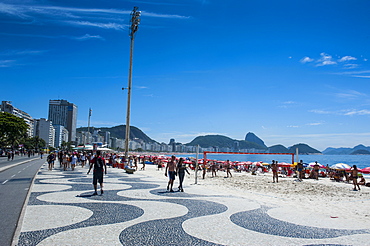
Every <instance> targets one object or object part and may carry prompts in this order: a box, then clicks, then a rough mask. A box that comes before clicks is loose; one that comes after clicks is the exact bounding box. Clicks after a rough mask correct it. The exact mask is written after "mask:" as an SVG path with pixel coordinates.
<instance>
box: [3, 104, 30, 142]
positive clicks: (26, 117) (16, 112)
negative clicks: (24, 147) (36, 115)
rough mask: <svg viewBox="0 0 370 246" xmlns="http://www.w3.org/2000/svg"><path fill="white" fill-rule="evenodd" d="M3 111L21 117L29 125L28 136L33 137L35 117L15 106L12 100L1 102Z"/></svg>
mask: <svg viewBox="0 0 370 246" xmlns="http://www.w3.org/2000/svg"><path fill="white" fill-rule="evenodd" d="M1 111H2V112H7V113H10V114H13V115H15V116H17V117H19V118H22V119H23V120H24V121H25V122H26V124H27V125H28V130H27V135H28V137H33V132H34V130H33V127H34V119H33V118H32V117H31V115H29V114H27V113H26V112H24V111H22V110H20V109H18V108H16V107H14V106H13V105H12V102H10V101H2V102H1Z"/></svg>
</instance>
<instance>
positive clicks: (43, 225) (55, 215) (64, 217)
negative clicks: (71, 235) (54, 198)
mask: <svg viewBox="0 0 370 246" xmlns="http://www.w3.org/2000/svg"><path fill="white" fill-rule="evenodd" d="M92 215H93V212H92V211H91V210H89V209H85V208H81V207H75V206H66V205H63V206H62V205H32V206H27V208H26V213H25V218H26V219H25V220H24V223H23V226H22V231H23V232H26V231H36V230H45V229H51V228H57V227H61V226H67V225H71V224H75V223H78V222H80V221H83V220H86V219H88V218H89V217H90V216H92Z"/></svg>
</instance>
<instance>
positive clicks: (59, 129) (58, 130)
mask: <svg viewBox="0 0 370 246" xmlns="http://www.w3.org/2000/svg"><path fill="white" fill-rule="evenodd" d="M53 126H54V128H55V139H54V147H56V148H59V147H61V146H62V143H63V142H68V130H67V129H66V128H65V127H64V126H62V125H53Z"/></svg>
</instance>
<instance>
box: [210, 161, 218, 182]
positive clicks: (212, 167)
mask: <svg viewBox="0 0 370 246" xmlns="http://www.w3.org/2000/svg"><path fill="white" fill-rule="evenodd" d="M216 168H217V167H216V163H215V162H213V161H211V171H212V178H213V177H216V176H217V175H216Z"/></svg>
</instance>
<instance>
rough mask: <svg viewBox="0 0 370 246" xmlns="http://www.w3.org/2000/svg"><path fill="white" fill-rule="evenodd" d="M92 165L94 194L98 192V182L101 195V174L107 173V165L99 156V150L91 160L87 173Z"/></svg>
mask: <svg viewBox="0 0 370 246" xmlns="http://www.w3.org/2000/svg"><path fill="white" fill-rule="evenodd" d="M92 167H94V170H93V185H94V190H95V192H94V194H93V196H96V195H97V194H98V192H97V189H98V182H99V184H100V194H101V195H103V193H104V191H103V176H104V173H105V174H107V165H106V163H105V159H104V158H103V157H102V156H101V151H100V150H98V151H96V157H94V158H93V159H92V160H91V165H90V168H89V171H87V174H89V173H90V170H91V168H92Z"/></svg>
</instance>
